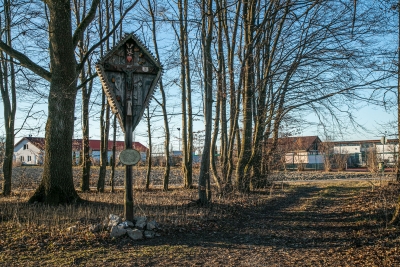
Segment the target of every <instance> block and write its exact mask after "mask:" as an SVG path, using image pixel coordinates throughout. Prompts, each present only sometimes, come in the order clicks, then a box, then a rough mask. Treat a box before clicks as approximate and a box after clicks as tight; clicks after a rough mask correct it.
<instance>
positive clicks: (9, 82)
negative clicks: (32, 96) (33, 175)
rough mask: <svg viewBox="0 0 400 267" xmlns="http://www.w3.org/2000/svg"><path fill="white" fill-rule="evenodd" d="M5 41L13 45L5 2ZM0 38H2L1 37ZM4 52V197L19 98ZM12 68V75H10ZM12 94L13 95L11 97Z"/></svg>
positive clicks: (0, 77)
mask: <svg viewBox="0 0 400 267" xmlns="http://www.w3.org/2000/svg"><path fill="white" fill-rule="evenodd" d="M4 20H5V29H6V31H5V39H6V40H7V44H8V45H9V46H12V43H11V39H12V38H11V27H12V26H11V3H10V1H4ZM0 37H2V36H1V35H0ZM6 57H7V56H5V55H4V53H3V52H1V53H0V59H1V61H0V64H1V65H0V92H1V96H2V100H3V109H4V122H5V123H4V126H5V132H6V139H5V151H4V161H3V176H4V181H3V192H2V194H3V196H9V195H10V194H11V188H12V186H11V179H12V163H13V155H14V139H15V138H14V123H15V113H16V110H17V97H16V88H15V69H14V63H13V58H11V57H10V58H6ZM8 67H10V75H8ZM10 93H11V95H10Z"/></svg>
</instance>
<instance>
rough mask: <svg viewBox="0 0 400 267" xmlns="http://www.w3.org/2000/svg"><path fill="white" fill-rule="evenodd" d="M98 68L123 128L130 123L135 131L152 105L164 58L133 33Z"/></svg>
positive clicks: (120, 42) (105, 90)
mask: <svg viewBox="0 0 400 267" xmlns="http://www.w3.org/2000/svg"><path fill="white" fill-rule="evenodd" d="M96 71H97V73H98V76H99V77H100V81H101V83H102V86H103V90H104V92H105V94H106V95H107V99H108V103H109V104H110V106H111V110H112V112H113V113H114V114H116V115H117V117H118V120H119V122H120V125H121V128H122V130H123V131H124V132H125V131H126V125H127V124H129V125H130V126H129V128H130V129H132V131H133V130H134V129H135V127H136V126H137V125H138V124H139V122H140V120H141V118H142V116H143V112H144V110H145V108H146V107H147V106H148V105H149V103H150V100H151V98H152V96H153V92H154V88H155V87H156V85H157V83H158V80H159V78H160V76H161V72H162V66H161V64H160V62H159V61H158V60H157V59H156V58H155V57H154V56H153V55H152V54H151V53H150V51H149V50H148V49H147V47H146V46H145V45H144V44H143V43H142V42H141V41H140V40H139V38H137V37H136V35H134V34H133V33H131V34H128V35H126V36H125V37H124V38H123V39H121V40H120V41H119V42H118V44H116V45H115V46H114V47H113V48H112V49H111V50H110V51H109V52H108V53H107V54H106V55H105V56H104V57H102V59H101V60H100V61H99V62H98V63H97V64H96ZM128 120H129V121H128ZM128 122H129V123H128Z"/></svg>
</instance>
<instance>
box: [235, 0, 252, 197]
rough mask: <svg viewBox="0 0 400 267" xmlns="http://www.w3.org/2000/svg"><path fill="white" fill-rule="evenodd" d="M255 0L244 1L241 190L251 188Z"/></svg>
mask: <svg viewBox="0 0 400 267" xmlns="http://www.w3.org/2000/svg"><path fill="white" fill-rule="evenodd" d="M254 12H255V1H244V3H243V18H244V20H245V22H244V27H245V59H244V60H245V66H244V68H245V69H244V72H243V73H244V83H243V85H244V87H243V139H242V142H241V144H240V147H241V148H240V154H239V159H238V163H237V168H236V187H237V189H238V190H239V191H240V192H248V191H249V190H250V177H249V176H248V173H249V172H248V169H247V164H248V162H249V160H250V155H251V149H252V126H253V125H252V122H253V109H252V99H253V94H254V88H253V87H254V65H253V64H254V60H253V31H254V14H255V13H254Z"/></svg>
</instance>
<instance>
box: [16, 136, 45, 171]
mask: <svg viewBox="0 0 400 267" xmlns="http://www.w3.org/2000/svg"><path fill="white" fill-rule="evenodd" d="M26 145H28V147H27V148H25V149H24V147H25V146H26ZM14 160H15V161H16V162H20V163H22V164H32V165H37V164H42V163H43V152H42V151H41V150H40V149H39V148H37V147H36V146H34V145H33V144H32V143H31V142H29V141H28V140H23V141H22V142H21V143H19V144H18V145H17V146H15V147H14Z"/></svg>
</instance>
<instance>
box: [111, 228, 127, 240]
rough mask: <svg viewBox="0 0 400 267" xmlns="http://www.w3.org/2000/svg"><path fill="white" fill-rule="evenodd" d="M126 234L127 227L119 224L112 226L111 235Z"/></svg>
mask: <svg viewBox="0 0 400 267" xmlns="http://www.w3.org/2000/svg"><path fill="white" fill-rule="evenodd" d="M124 234H126V229H124V228H122V227H118V226H113V227H111V232H110V236H111V237H120V236H123V235H124Z"/></svg>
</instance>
